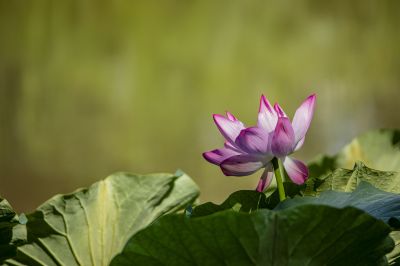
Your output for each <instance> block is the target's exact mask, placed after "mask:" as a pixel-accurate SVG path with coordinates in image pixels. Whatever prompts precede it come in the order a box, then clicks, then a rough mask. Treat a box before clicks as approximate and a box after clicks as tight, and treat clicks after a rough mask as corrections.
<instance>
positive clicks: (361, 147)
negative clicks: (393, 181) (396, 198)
mask: <svg viewBox="0 0 400 266" xmlns="http://www.w3.org/2000/svg"><path fill="white" fill-rule="evenodd" d="M357 161H362V162H364V163H365V164H366V165H367V166H368V167H371V168H373V169H378V170H383V171H396V172H400V131H399V130H389V129H386V130H375V131H371V132H368V133H366V134H363V135H361V136H359V137H357V138H355V139H354V140H353V141H351V142H350V143H349V144H348V145H346V146H345V147H344V148H343V149H342V150H341V151H340V152H339V153H338V154H337V155H335V156H320V157H319V158H317V159H316V160H314V161H313V162H311V163H310V164H309V168H310V175H311V177H319V176H322V175H324V174H327V173H329V172H330V171H333V170H334V169H336V168H346V169H351V168H352V167H353V165H354V164H355V162H357ZM399 192H400V191H399Z"/></svg>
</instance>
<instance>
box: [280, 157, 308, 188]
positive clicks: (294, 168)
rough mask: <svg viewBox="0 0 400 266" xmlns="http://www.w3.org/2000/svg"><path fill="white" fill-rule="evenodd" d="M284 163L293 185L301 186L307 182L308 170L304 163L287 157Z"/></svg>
mask: <svg viewBox="0 0 400 266" xmlns="http://www.w3.org/2000/svg"><path fill="white" fill-rule="evenodd" d="M282 163H283V167H284V168H285V170H286V173H287V174H288V176H289V178H290V179H291V180H292V181H293V183H295V184H298V185H301V184H303V183H304V182H305V181H306V180H307V178H308V168H307V166H306V165H305V164H304V163H303V162H302V161H299V160H296V159H293V158H290V157H285V158H284V159H283V161H282Z"/></svg>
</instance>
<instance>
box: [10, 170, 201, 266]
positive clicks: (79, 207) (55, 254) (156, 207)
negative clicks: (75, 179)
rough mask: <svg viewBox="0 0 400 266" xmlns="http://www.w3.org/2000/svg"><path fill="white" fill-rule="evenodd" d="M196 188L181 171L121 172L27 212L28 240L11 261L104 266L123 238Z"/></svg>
mask: <svg viewBox="0 0 400 266" xmlns="http://www.w3.org/2000/svg"><path fill="white" fill-rule="evenodd" d="M197 196H198V188H197V186H196V185H195V184H194V182H193V181H192V180H191V179H190V178H189V177H188V176H187V175H185V174H178V175H171V174H152V175H132V174H127V173H119V174H115V175H112V176H110V177H108V178H106V179H105V180H103V181H100V182H97V183H95V184H93V185H92V186H91V187H90V188H88V189H80V190H78V191H76V192H74V193H72V194H69V195H57V196H55V197H53V198H52V199H50V200H49V201H47V202H45V203H44V204H43V205H41V206H40V207H39V208H38V209H37V211H36V212H35V213H33V214H31V215H28V219H29V222H28V224H27V231H28V241H29V243H28V244H26V245H23V246H21V247H19V248H18V250H17V256H16V257H15V258H13V259H10V260H7V261H6V263H7V264H9V265H20V264H26V265H68V266H70V265H71V266H73V265H108V264H109V263H110V261H111V259H112V258H113V257H114V256H115V255H116V254H117V253H119V252H121V250H122V248H123V246H124V245H125V243H126V242H127V240H128V239H129V238H130V237H131V236H132V235H133V234H134V233H136V232H137V231H139V230H141V229H143V228H144V227H146V226H147V225H149V224H150V223H151V222H153V221H154V220H155V219H156V218H157V217H159V216H160V215H162V214H164V213H166V212H170V211H173V210H177V209H180V208H182V207H185V206H186V205H187V204H189V203H191V202H193V200H194V199H195V198H196V197H197Z"/></svg>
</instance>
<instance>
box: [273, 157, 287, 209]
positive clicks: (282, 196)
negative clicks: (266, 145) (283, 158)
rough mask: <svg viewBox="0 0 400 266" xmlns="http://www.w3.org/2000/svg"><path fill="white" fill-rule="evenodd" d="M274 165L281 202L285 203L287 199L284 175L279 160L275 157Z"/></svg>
mask: <svg viewBox="0 0 400 266" xmlns="http://www.w3.org/2000/svg"><path fill="white" fill-rule="evenodd" d="M272 165H273V166H274V173H275V178H276V184H277V185H278V192H279V200H280V201H284V200H285V199H286V195H285V187H284V186H283V181H282V177H283V173H282V169H281V167H279V161H278V158H276V157H274V159H272Z"/></svg>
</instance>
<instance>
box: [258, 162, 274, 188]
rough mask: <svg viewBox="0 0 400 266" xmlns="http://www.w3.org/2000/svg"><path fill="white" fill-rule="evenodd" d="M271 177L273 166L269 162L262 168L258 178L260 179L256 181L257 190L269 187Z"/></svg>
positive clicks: (272, 175)
mask: <svg viewBox="0 0 400 266" xmlns="http://www.w3.org/2000/svg"><path fill="white" fill-rule="evenodd" d="M273 177H274V167H273V166H272V164H271V163H268V164H267V165H266V167H265V170H264V172H263V174H262V176H261V178H260V181H259V182H258V185H257V188H256V190H257V191H258V192H263V191H264V189H266V188H267V187H269V185H270V184H271V181H272V178H273Z"/></svg>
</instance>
